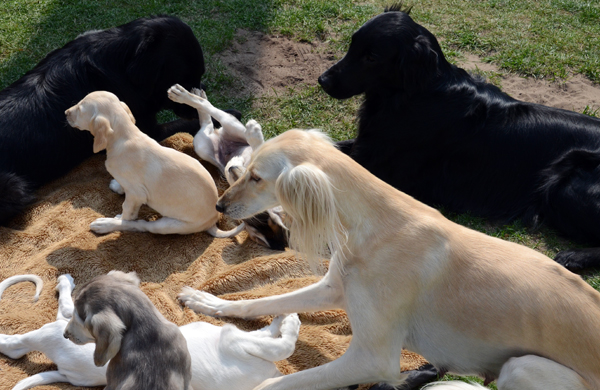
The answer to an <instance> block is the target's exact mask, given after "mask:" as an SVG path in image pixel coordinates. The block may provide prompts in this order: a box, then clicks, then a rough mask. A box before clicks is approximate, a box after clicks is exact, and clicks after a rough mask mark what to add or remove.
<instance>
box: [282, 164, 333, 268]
mask: <svg viewBox="0 0 600 390" xmlns="http://www.w3.org/2000/svg"><path fill="white" fill-rule="evenodd" d="M275 192H276V196H277V199H278V200H279V203H280V204H281V206H282V207H283V209H284V210H285V211H286V212H288V214H289V215H290V217H291V218H290V220H291V226H290V240H289V241H290V245H291V246H292V247H293V248H294V249H296V250H299V251H301V252H304V253H305V254H306V256H307V260H308V262H309V264H310V265H311V267H313V269H315V268H316V266H317V265H318V262H319V258H320V257H321V256H325V255H326V254H327V251H326V245H327V244H332V245H333V246H334V249H339V248H340V247H341V238H340V233H341V234H342V235H343V234H344V232H343V230H344V229H343V227H342V225H341V223H340V219H339V215H338V211H337V207H336V200H335V196H334V187H333V185H332V184H331V182H330V180H329V177H328V176H327V174H325V172H323V171H322V170H320V169H319V168H317V167H316V166H314V165H312V164H301V165H298V166H296V167H294V168H292V169H290V170H287V171H284V172H283V173H282V174H281V175H279V177H278V178H277V182H276V184H275ZM286 222H287V221H286Z"/></svg>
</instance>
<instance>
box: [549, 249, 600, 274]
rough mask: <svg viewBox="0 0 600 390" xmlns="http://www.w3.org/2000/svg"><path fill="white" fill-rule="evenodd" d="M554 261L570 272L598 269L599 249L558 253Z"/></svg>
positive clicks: (599, 264)
mask: <svg viewBox="0 0 600 390" xmlns="http://www.w3.org/2000/svg"><path fill="white" fill-rule="evenodd" d="M554 261H556V262H557V263H558V264H560V265H562V266H563V267H565V268H566V269H568V270H569V271H571V272H578V271H583V270H584V269H588V268H600V248H587V249H571V250H565V251H560V252H558V254H557V255H556V257H555V258H554Z"/></svg>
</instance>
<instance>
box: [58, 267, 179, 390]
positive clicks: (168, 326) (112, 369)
mask: <svg viewBox="0 0 600 390" xmlns="http://www.w3.org/2000/svg"><path fill="white" fill-rule="evenodd" d="M139 283H140V280H139V278H138V277H137V275H136V274H135V272H130V273H124V272H121V271H111V272H109V273H108V275H102V276H99V277H97V278H94V279H93V280H92V281H91V282H89V283H88V284H87V285H85V286H84V287H83V288H82V290H81V292H80V293H79V294H78V296H77V298H76V299H75V310H74V312H73V317H72V319H71V320H70V321H69V323H68V324H67V327H66V328H65V331H64V337H65V338H68V339H69V340H71V341H72V342H74V343H75V344H79V345H82V344H87V343H93V342H95V343H96V349H95V351H94V364H96V366H104V365H105V364H106V363H107V362H108V361H109V360H110V363H109V364H108V368H107V371H106V382H107V386H106V388H105V390H113V389H117V388H118V389H144V390H150V389H161V390H164V389H173V390H175V389H177V390H182V389H183V390H188V389H190V380H191V357H190V353H189V351H188V348H187V344H186V340H185V338H184V337H183V335H182V333H181V331H180V330H179V328H178V327H177V326H176V325H175V324H173V323H171V322H169V321H167V320H166V319H165V318H164V317H163V316H162V314H160V312H159V311H158V310H157V309H156V307H154V305H153V304H152V302H151V301H150V299H149V298H148V297H147V296H146V295H145V294H144V293H143V292H142V291H141V290H140V288H139Z"/></svg>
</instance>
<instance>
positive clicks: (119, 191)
mask: <svg viewBox="0 0 600 390" xmlns="http://www.w3.org/2000/svg"><path fill="white" fill-rule="evenodd" d="M108 188H110V190H111V191H112V192H116V193H117V194H119V195H123V194H124V193H125V190H124V189H123V187H121V185H120V184H119V182H118V181H116V180H115V179H112V180H111V181H110V184H109V185H108Z"/></svg>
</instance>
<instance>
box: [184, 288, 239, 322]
mask: <svg viewBox="0 0 600 390" xmlns="http://www.w3.org/2000/svg"><path fill="white" fill-rule="evenodd" d="M177 298H178V299H179V300H180V301H181V303H183V304H184V305H185V306H187V307H189V308H190V309H192V310H193V311H195V312H197V313H202V314H208V315H211V316H216V317H220V316H226V315H227V314H225V312H224V309H225V308H226V307H227V306H228V305H229V303H230V302H228V301H226V300H224V299H221V298H217V297H215V296H214V295H212V294H209V293H207V292H204V291H199V290H194V289H193V288H191V287H187V286H186V287H183V288H182V289H181V292H180V293H179V295H178V296H177Z"/></svg>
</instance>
